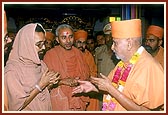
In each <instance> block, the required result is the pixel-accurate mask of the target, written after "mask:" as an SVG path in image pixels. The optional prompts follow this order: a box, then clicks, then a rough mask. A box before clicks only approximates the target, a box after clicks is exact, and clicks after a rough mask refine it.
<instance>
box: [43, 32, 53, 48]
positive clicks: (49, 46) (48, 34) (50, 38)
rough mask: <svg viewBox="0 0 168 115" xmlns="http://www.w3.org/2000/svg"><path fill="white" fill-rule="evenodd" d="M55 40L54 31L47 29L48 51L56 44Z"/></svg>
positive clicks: (46, 42) (46, 45)
mask: <svg viewBox="0 0 168 115" xmlns="http://www.w3.org/2000/svg"><path fill="white" fill-rule="evenodd" d="M54 40H55V35H54V34H53V33H52V32H49V31H47V32H46V41H45V47H46V51H48V50H50V49H51V48H53V47H54V46H55V44H54Z"/></svg>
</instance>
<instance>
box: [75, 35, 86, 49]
mask: <svg viewBox="0 0 168 115" xmlns="http://www.w3.org/2000/svg"><path fill="white" fill-rule="evenodd" d="M75 46H76V47H77V48H78V49H79V50H81V51H82V52H85V49H86V39H83V38H80V39H78V40H76V41H75Z"/></svg>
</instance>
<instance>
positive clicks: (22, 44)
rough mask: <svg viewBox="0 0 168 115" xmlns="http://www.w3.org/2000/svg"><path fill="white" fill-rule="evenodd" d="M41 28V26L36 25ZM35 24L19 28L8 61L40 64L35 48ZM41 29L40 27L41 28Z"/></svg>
mask: <svg viewBox="0 0 168 115" xmlns="http://www.w3.org/2000/svg"><path fill="white" fill-rule="evenodd" d="M38 25H40V26H41V24H38ZM36 26H37V23H36V24H32V23H31V24H28V25H25V26H24V27H23V28H21V29H20V30H19V31H18V33H17V35H16V38H15V41H14V43H13V49H12V51H11V54H10V56H9V59H12V60H20V61H22V62H23V63H25V64H26V63H27V64H28V63H29V64H30V63H35V64H40V63H41V61H40V59H39V57H38V52H37V50H36V47H35V40H34V35H35V28H36ZM41 27H42V26H41Z"/></svg>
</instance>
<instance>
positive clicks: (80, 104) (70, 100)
mask: <svg viewBox="0 0 168 115" xmlns="http://www.w3.org/2000/svg"><path fill="white" fill-rule="evenodd" d="M44 62H45V63H46V64H47V66H48V68H49V70H54V71H57V72H59V73H60V75H61V79H63V78H68V77H71V78H76V77H78V78H79V79H81V80H86V79H88V78H89V76H90V72H89V67H88V65H87V64H86V62H85V61H84V58H83V56H82V52H81V51H80V50H78V49H77V48H75V47H72V49H71V50H66V49H64V48H62V47H61V46H56V47H54V48H53V49H51V50H49V51H48V52H47V53H46V55H45V56H44ZM72 90H73V87H69V86H65V85H62V86H59V87H57V88H54V89H52V90H51V92H50V95H51V103H52V110H54V111H55V110H56V111H67V110H68V111H70V110H72V109H74V110H81V111H83V110H85V109H86V103H88V102H89V97H88V96H86V97H85V96H77V97H76V96H72Z"/></svg>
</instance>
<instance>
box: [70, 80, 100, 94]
mask: <svg viewBox="0 0 168 115" xmlns="http://www.w3.org/2000/svg"><path fill="white" fill-rule="evenodd" d="M78 83H79V86H77V87H76V88H74V89H73V91H72V93H73V94H76V93H82V92H83V93H88V92H91V91H95V92H99V91H98V89H97V88H96V87H95V86H94V85H93V84H92V83H91V82H89V81H80V80H78Z"/></svg>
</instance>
